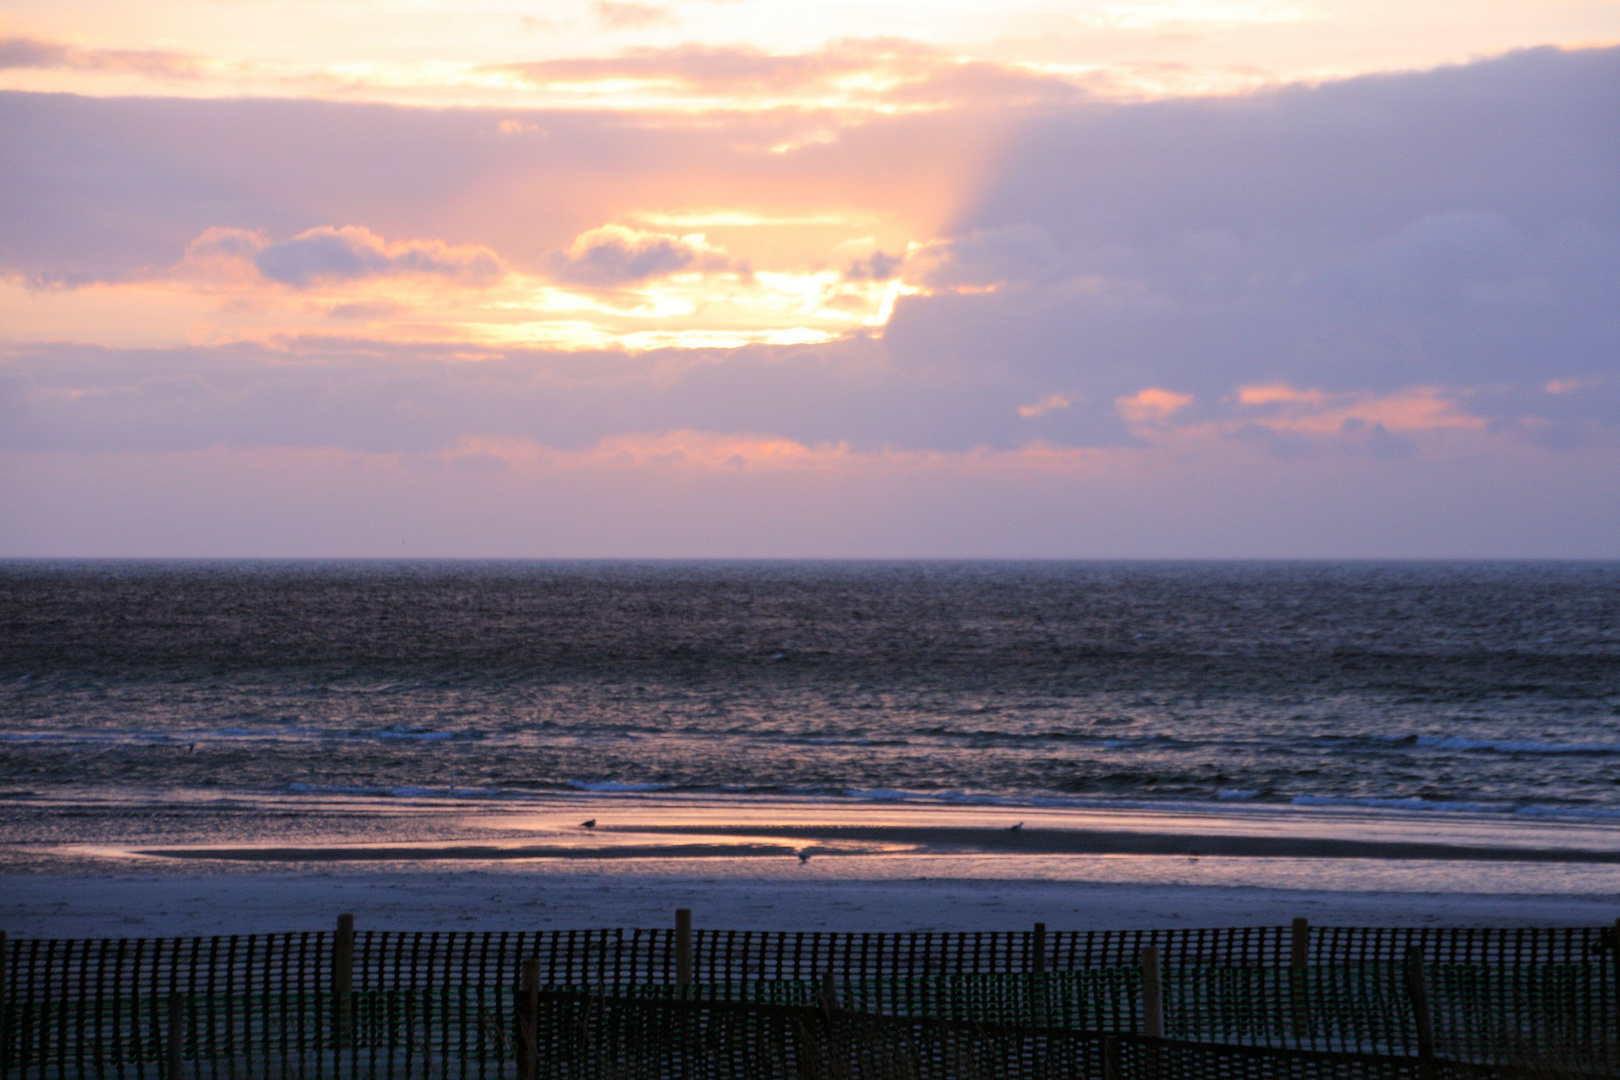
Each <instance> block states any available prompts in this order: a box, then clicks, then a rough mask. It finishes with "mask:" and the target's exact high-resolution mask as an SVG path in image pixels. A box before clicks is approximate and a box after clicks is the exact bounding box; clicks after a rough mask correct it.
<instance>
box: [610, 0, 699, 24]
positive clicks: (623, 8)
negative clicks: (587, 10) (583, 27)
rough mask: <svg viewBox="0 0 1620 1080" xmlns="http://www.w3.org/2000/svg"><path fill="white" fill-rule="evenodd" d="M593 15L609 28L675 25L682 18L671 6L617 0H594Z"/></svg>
mask: <svg viewBox="0 0 1620 1080" xmlns="http://www.w3.org/2000/svg"><path fill="white" fill-rule="evenodd" d="M591 15H592V16H594V17H595V19H596V23H597V25H598V26H600V27H602V28H604V29H607V30H645V29H647V28H648V27H652V26H674V25H677V24H678V23H679V22H680V21H681V20H680V19H678V18H676V17H675V13H674V12H672V11H670V9H669V8H667V7H663V6H662V5H658V4H628V3H618V2H616V0H593V2H592V3H591Z"/></svg>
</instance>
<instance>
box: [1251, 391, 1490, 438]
mask: <svg viewBox="0 0 1620 1080" xmlns="http://www.w3.org/2000/svg"><path fill="white" fill-rule="evenodd" d="M1238 402H1239V403H1240V404H1241V405H1243V406H1247V407H1250V408H1268V412H1267V413H1266V415H1264V416H1260V417H1256V418H1253V419H1246V420H1245V421H1244V423H1246V424H1249V425H1254V426H1259V427H1266V428H1270V429H1272V430H1274V431H1290V432H1296V433H1301V434H1309V433H1321V434H1327V433H1335V432H1341V431H1353V430H1356V429H1358V428H1369V427H1375V426H1376V427H1382V428H1384V429H1385V430H1388V431H1427V430H1433V429H1436V428H1474V427H1483V426H1484V424H1485V421H1484V420H1482V419H1481V418H1479V417H1477V416H1471V415H1469V414H1467V413H1464V412H1462V411H1460V410H1459V408H1458V406H1457V404H1456V402H1454V401H1451V400H1448V399H1447V398H1446V397H1444V396H1443V394H1442V392H1441V390H1440V389H1439V388H1438V387H1433V386H1418V387H1413V388H1411V389H1409V390H1403V391H1400V392H1399V393H1395V394H1385V395H1381V396H1380V395H1373V394H1333V395H1329V394H1326V393H1324V392H1323V391H1321V390H1314V389H1308V390H1296V389H1294V388H1293V387H1290V386H1286V385H1281V384H1277V385H1264V386H1245V387H1242V388H1241V389H1239V391H1238Z"/></svg>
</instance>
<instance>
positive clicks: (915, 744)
mask: <svg viewBox="0 0 1620 1080" xmlns="http://www.w3.org/2000/svg"><path fill="white" fill-rule="evenodd" d="M0 626H3V633H0V777H3V779H0V795H3V796H4V797H5V798H7V799H9V800H11V801H12V802H13V803H21V802H27V801H29V800H35V801H37V800H39V799H41V798H45V799H47V800H53V801H55V800H65V801H71V800H73V799H75V798H85V799H90V798H94V799H96V800H99V801H101V802H103V803H110V804H114V805H125V804H127V805H128V806H129V807H131V808H137V807H140V806H144V805H150V804H151V803H152V802H153V801H154V800H164V801H169V802H173V801H175V800H181V801H183V800H185V799H187V798H205V797H218V796H220V795H221V794H224V795H230V796H240V797H250V796H253V795H255V794H258V795H270V794H274V795H276V796H277V797H278V800H285V799H287V798H293V799H296V798H298V797H299V796H302V795H307V796H308V797H309V798H310V799H325V800H329V799H330V798H331V797H332V796H333V795H343V794H353V795H355V796H364V795H376V794H379V793H382V794H387V793H394V794H396V795H401V794H403V795H409V794H411V793H413V792H423V791H436V792H449V791H451V790H452V789H453V790H454V792H455V794H456V795H457V796H458V797H459V798H463V799H469V800H500V799H503V798H516V797H521V796H523V795H526V794H533V793H539V792H548V791H567V790H581V789H583V790H590V791H597V792H613V791H622V790H672V791H703V792H744V793H760V794H764V795H771V794H778V795H784V794H793V795H820V796H830V797H838V798H852V799H895V798H921V799H943V800H957V801H1000V802H1013V803H1036V804H1040V803H1045V804H1053V803H1066V802H1073V803H1080V804H1088V805H1095V804H1100V805H1112V804H1131V805H1141V804H1144V803H1149V804H1178V803H1179V804H1185V803H1194V804H1208V805H1212V806H1215V805H1224V806H1233V805H1238V804H1251V805H1252V804H1256V803H1293V804H1297V805H1366V806H1375V807H1376V806H1389V807H1398V808H1407V809H1427V810H1433V811H1436V812H1441V813H1444V812H1446V811H1465V810H1473V811H1487V812H1500V813H1503V814H1511V815H1514V816H1515V817H1520V818H1522V817H1523V816H1525V815H1542V816H1569V817H1572V818H1599V819H1601V818H1615V817H1620V564H1613V563H1610V564H1459V565H1442V564H1344V563H1324V564H1198V563H1191V564H1153V563H1146V564H1123V563H1121V564H1098V563H1083V564H1056V563H1039V564H1005V563H983V564H974V563H963V564H933V563H897V564H877V563H871V564H867V563H825V564H815V563H421V564H398V563H376V564H365V563H350V564H345V563H214V564H178V563H177V564H132V563H124V564H61V563H54V564H53V563H10V564H3V565H0ZM22 827H23V826H17V825H15V822H14V828H13V830H12V831H13V833H14V834H15V832H16V829H17V828H22Z"/></svg>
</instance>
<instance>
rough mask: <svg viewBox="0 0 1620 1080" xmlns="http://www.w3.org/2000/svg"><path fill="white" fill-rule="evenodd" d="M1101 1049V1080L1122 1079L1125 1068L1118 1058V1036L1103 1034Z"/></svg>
mask: <svg viewBox="0 0 1620 1080" xmlns="http://www.w3.org/2000/svg"><path fill="white" fill-rule="evenodd" d="M1102 1051H1103V1080H1124V1075H1125V1070H1124V1068H1123V1066H1122V1065H1121V1064H1120V1060H1119V1036H1118V1035H1104V1036H1103V1041H1102Z"/></svg>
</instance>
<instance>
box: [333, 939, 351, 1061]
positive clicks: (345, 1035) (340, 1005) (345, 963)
mask: <svg viewBox="0 0 1620 1080" xmlns="http://www.w3.org/2000/svg"><path fill="white" fill-rule="evenodd" d="M353 1029H354V916H353V915H339V916H338V918H337V936H336V937H334V938H333V939H332V1048H333V1049H334V1050H342V1049H344V1048H346V1047H347V1046H348V1045H349V1044H350V1042H352V1041H353V1036H354V1030H353Z"/></svg>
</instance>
